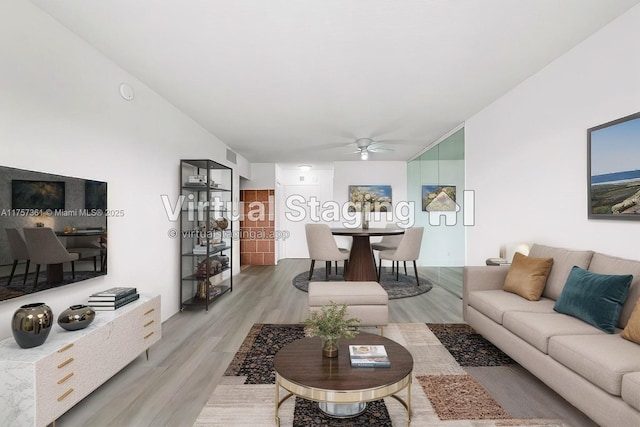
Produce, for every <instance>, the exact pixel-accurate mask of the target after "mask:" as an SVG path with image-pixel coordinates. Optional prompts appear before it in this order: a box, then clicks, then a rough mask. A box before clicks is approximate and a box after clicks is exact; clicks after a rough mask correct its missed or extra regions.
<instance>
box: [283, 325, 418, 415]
mask: <svg viewBox="0 0 640 427" xmlns="http://www.w3.org/2000/svg"><path fill="white" fill-rule="evenodd" d="M354 344H360V345H384V346H385V349H386V351H387V355H388V356H389V360H390V362H391V367H389V368H352V367H351V363H350V361H349V345H354ZM338 347H339V350H338V357H336V358H328V357H323V356H322V340H321V339H320V338H318V337H314V338H302V339H299V340H297V341H294V342H293V343H291V344H289V345H287V346H285V347H283V348H282V349H281V350H280V351H279V352H278V353H276V355H275V358H274V360H273V367H274V370H275V374H276V395H275V419H276V423H277V424H278V425H280V417H279V415H278V413H279V410H280V406H281V405H282V403H283V402H284V401H285V400H287V399H288V398H289V397H291V396H294V395H295V396H299V397H301V398H303V399H307V400H313V401H315V402H319V405H320V409H321V410H322V411H323V412H325V413H327V415H330V416H336V417H350V416H356V415H359V414H360V413H362V411H364V409H365V406H366V402H370V401H373V400H379V399H382V398H384V397H389V396H391V397H393V398H395V399H396V400H397V401H399V402H400V403H401V404H402V405H403V406H404V407H405V408H406V410H407V425H408V424H409V423H410V422H411V377H412V372H413V357H412V356H411V353H409V351H407V349H406V348H404V347H403V346H401V345H400V344H398V343H397V342H395V341H392V340H390V339H388V338H385V337H381V336H379V335H373V334H368V333H364V332H361V333H360V334H358V336H357V337H355V338H353V339H340V340H338ZM280 387H282V388H284V389H285V390H287V391H288V392H289V393H288V394H287V395H286V396H284V397H283V398H282V399H280ZM405 388H406V389H407V397H406V401H405V400H403V399H402V398H400V397H399V396H397V395H396V393H398V392H400V391H401V390H403V389H405Z"/></svg>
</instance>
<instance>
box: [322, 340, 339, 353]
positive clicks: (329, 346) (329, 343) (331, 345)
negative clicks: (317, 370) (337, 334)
mask: <svg viewBox="0 0 640 427" xmlns="http://www.w3.org/2000/svg"><path fill="white" fill-rule="evenodd" d="M322 355H323V356H324V357H338V340H337V338H331V339H325V340H324V341H323V342H322Z"/></svg>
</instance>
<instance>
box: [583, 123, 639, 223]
mask: <svg viewBox="0 0 640 427" xmlns="http://www.w3.org/2000/svg"><path fill="white" fill-rule="evenodd" d="M587 146H588V148H587V157H588V161H587V178H588V183H589V185H588V187H589V200H588V202H589V211H588V217H589V218H590V219H625V220H640V202H639V201H640V112H639V113H635V114H631V115H629V116H626V117H622V118H620V119H617V120H613V121H611V122H607V123H604V124H601V125H598V126H595V127H592V128H590V129H588V130H587Z"/></svg>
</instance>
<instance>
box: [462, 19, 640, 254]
mask: <svg viewBox="0 0 640 427" xmlns="http://www.w3.org/2000/svg"><path fill="white" fill-rule="evenodd" d="M638 52H640V6H636V7H634V8H633V9H631V10H630V11H629V12H627V13H626V14H624V15H622V16H621V17H619V18H618V19H617V20H615V21H613V22H612V23H611V24H610V25H608V26H606V27H605V28H603V29H602V30H601V31H599V32H598V33H596V34H595V35H593V36H592V37H591V38H589V39H587V40H586V41H584V42H583V43H582V44H580V45H579V46H577V47H576V48H574V49H573V50H571V51H570V52H568V53H567V54H565V55H564V56H562V57H560V58H559V59H558V60H556V61H555V62H554V63H552V64H551V65H549V66H547V67H546V68H545V69H543V70H541V71H540V72H539V73H537V74H536V75H534V76H533V77H531V78H530V79H528V80H527V81H525V82H524V83H522V84H521V85H519V86H518V87H516V88H515V89H514V90H512V91H511V92H509V93H508V94H506V95H505V96H503V97H502V98H500V99H499V100H497V101H496V102H494V103H493V104H491V105H490V106H488V107H487V108H485V109H484V110H483V111H481V112H480V113H478V114H476V115H475V116H473V117H471V118H470V119H468V120H467V121H466V125H465V138H466V144H465V147H466V166H467V168H466V174H465V176H466V186H465V188H466V189H467V190H475V202H476V203H475V213H476V216H475V218H476V221H475V226H474V227H467V229H466V231H467V260H466V261H467V264H469V265H478V264H483V263H484V261H485V259H486V258H487V257H490V256H497V255H498V252H499V248H500V246H501V245H502V244H504V243H506V242H512V241H530V242H538V243H543V244H549V245H557V246H562V247H569V248H582V249H587V248H590V249H593V250H597V251H601V252H605V253H608V254H612V255H617V256H622V257H629V258H634V259H638V258H640V255H639V253H638V244H637V242H638V240H640V222H635V221H633V222H632V221H610V220H606V221H603V220H588V219H587V141H586V136H587V135H586V130H587V129H588V128H590V127H592V126H595V125H598V124H601V123H605V122H608V121H610V120H613V119H616V118H619V117H623V116H626V115H628V114H632V113H635V112H637V111H640V55H638ZM479 84H481V82H479Z"/></svg>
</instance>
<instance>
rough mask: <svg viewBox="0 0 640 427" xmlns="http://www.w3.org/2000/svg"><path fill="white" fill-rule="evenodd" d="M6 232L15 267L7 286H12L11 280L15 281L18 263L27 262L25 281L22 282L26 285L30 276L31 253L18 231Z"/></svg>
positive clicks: (10, 230)
mask: <svg viewBox="0 0 640 427" xmlns="http://www.w3.org/2000/svg"><path fill="white" fill-rule="evenodd" d="M5 231H6V232H7V239H8V241H9V252H10V253H11V258H13V267H11V274H10V275H9V281H8V282H7V286H10V285H11V280H12V279H13V274H14V273H15V272H16V266H17V265H18V261H26V262H27V264H26V266H25V269H24V279H23V280H22V284H23V285H26V284H27V275H28V274H29V263H30V262H31V260H30V259H29V252H28V251H27V244H26V243H25V241H24V237H22V234H20V232H19V231H18V229H16V228H5Z"/></svg>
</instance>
